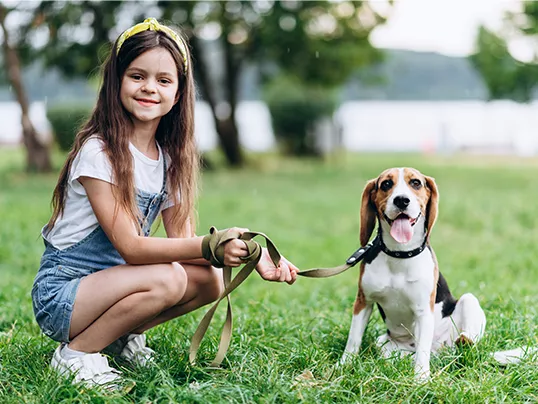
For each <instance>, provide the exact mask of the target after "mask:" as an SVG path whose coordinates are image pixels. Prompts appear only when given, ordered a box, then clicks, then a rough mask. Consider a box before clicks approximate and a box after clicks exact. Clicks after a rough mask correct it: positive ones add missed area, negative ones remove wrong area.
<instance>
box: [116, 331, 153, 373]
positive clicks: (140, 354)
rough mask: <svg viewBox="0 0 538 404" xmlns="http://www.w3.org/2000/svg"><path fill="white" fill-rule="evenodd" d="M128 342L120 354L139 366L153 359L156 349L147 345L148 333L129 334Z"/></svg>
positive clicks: (145, 364)
mask: <svg viewBox="0 0 538 404" xmlns="http://www.w3.org/2000/svg"><path fill="white" fill-rule="evenodd" d="M126 341H127V343H126V344H125V346H124V347H123V349H122V351H121V353H120V356H121V357H122V358H125V359H127V360H128V361H129V362H131V363H133V364H135V365H138V366H147V365H149V364H150V363H151V362H152V361H153V357H154V355H155V351H154V350H153V349H151V348H148V347H147V346H146V334H127V336H126Z"/></svg>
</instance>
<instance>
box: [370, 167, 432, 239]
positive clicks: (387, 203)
mask: <svg viewBox="0 0 538 404" xmlns="http://www.w3.org/2000/svg"><path fill="white" fill-rule="evenodd" d="M438 202H439V192H438V190H437V185H436V184H435V180H434V179H433V178H432V177H427V176H425V175H423V174H422V173H420V172H419V171H418V170H416V169H414V168H389V169H388V170H385V171H383V172H382V173H381V175H379V177H377V178H374V179H372V180H370V181H368V183H367V184H366V186H365V187H364V191H363V193H362V202H361V230H360V241H361V245H362V246H364V245H366V244H367V243H368V241H369V240H370V236H371V235H372V232H373V231H374V228H375V222H376V218H377V217H379V220H381V221H385V222H386V223H387V224H388V225H389V226H390V235H391V236H392V238H394V240H396V241H397V242H398V243H407V242H409V241H410V240H411V238H412V237H413V232H414V226H415V224H416V223H417V221H418V220H419V218H420V217H421V216H423V217H424V218H425V219H426V237H428V238H429V236H430V233H431V229H432V227H433V225H434V224H435V220H436V219H437V211H438Z"/></svg>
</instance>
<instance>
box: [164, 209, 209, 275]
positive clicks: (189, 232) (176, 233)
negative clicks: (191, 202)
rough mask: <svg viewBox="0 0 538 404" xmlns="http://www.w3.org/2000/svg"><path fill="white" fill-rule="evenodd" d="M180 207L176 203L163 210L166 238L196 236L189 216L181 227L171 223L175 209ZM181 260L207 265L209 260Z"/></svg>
mask: <svg viewBox="0 0 538 404" xmlns="http://www.w3.org/2000/svg"><path fill="white" fill-rule="evenodd" d="M179 209H181V205H180V204H177V205H174V206H171V207H169V208H168V209H165V210H163V212H162V217H163V224H164V229H165V230H166V235H167V236H168V238H189V237H196V234H194V230H193V229H192V222H191V220H190V218H189V219H188V220H187V222H186V223H185V225H184V226H183V228H178V227H177V226H175V225H174V224H173V221H172V219H173V217H174V214H175V213H176V211H177V210H179ZM182 262H188V263H189V264H194V265H209V261H207V260H206V259H204V258H197V259H196V258H195V259H190V260H188V261H187V260H182Z"/></svg>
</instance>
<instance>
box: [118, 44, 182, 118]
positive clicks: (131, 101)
mask: <svg viewBox="0 0 538 404" xmlns="http://www.w3.org/2000/svg"><path fill="white" fill-rule="evenodd" d="M177 90H178V75H177V67H176V64H175V63H174V59H173V58H172V55H170V52H168V51H167V50H166V49H163V48H155V49H152V50H149V51H147V52H144V53H142V54H141V55H140V56H138V57H137V58H136V59H135V60H133V61H132V62H131V64H130V65H129V67H128V68H127V70H125V73H124V75H123V78H122V81H121V89H120V99H121V103H122V104H123V106H124V107H125V109H126V110H127V111H129V113H130V115H131V118H132V119H133V121H134V122H135V125H136V124H137V123H144V124H147V123H154V124H158V123H159V121H160V119H161V117H162V116H164V115H166V114H167V113H168V112H169V111H170V110H171V109H172V107H173V106H174V104H175V103H176V102H177V100H178V96H179V94H177Z"/></svg>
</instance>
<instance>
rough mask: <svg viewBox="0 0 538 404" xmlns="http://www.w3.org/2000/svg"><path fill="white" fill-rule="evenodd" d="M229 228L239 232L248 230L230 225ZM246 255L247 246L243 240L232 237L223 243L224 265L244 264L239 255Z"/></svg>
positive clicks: (236, 265)
mask: <svg viewBox="0 0 538 404" xmlns="http://www.w3.org/2000/svg"><path fill="white" fill-rule="evenodd" d="M230 230H236V231H238V232H239V233H241V234H243V233H244V232H246V231H248V229H244V228H240V227H232V228H231V229H230ZM247 255H248V250H247V246H246V245H245V242H244V241H243V240H239V239H232V240H230V241H227V242H226V244H224V263H223V264H224V265H226V266H228V267H232V268H235V267H238V266H240V265H241V264H244V261H242V260H241V257H246V256H247Z"/></svg>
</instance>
